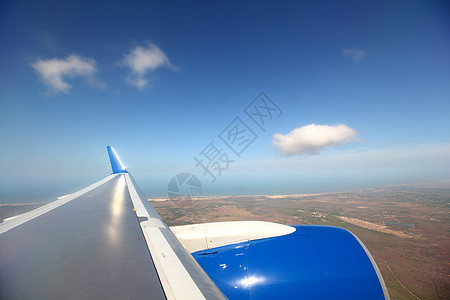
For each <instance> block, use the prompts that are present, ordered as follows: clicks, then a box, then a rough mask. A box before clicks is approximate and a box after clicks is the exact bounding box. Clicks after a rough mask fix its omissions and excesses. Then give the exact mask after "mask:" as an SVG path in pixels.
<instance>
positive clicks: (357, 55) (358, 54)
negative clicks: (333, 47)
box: [342, 48, 367, 62]
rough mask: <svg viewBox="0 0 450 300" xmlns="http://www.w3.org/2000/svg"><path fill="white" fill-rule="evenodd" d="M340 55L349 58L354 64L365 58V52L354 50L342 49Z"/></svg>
mask: <svg viewBox="0 0 450 300" xmlns="http://www.w3.org/2000/svg"><path fill="white" fill-rule="evenodd" d="M342 54H343V55H345V56H348V57H350V58H351V59H353V61H354V62H359V61H361V60H363V59H364V58H365V57H366V56H367V54H366V52H365V51H363V50H361V49H356V48H349V49H344V50H342Z"/></svg>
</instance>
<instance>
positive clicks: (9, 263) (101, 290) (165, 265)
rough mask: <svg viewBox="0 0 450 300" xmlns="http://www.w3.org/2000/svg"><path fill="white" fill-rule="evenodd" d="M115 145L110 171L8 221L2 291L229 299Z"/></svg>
mask: <svg viewBox="0 0 450 300" xmlns="http://www.w3.org/2000/svg"><path fill="white" fill-rule="evenodd" d="M108 153H109V156H110V160H111V166H112V171H113V174H111V175H110V176H108V177H106V178H105V179H103V180H101V181H99V182H97V183H95V184H93V185H91V186H89V187H87V188H85V189H82V190H80V191H78V192H76V193H73V194H71V195H67V196H64V197H60V198H59V199H58V200H56V201H54V202H51V203H49V204H47V205H44V206H42V207H40V208H38V209H36V210H33V211H31V212H28V213H25V214H23V215H20V216H18V217H15V218H12V219H10V220H8V221H5V222H4V223H1V224H0V298H1V299H166V298H167V299H226V298H225V296H224V295H223V294H222V292H221V291H220V290H219V289H218V288H217V286H216V285H215V284H214V283H213V282H212V280H211V279H210V278H209V277H208V275H206V273H205V272H204V271H203V269H202V268H201V267H200V266H199V265H198V263H197V262H196V261H195V259H194V258H193V257H192V256H191V255H190V254H189V253H188V252H187V251H186V250H185V249H184V248H183V246H182V245H181V243H180V242H179V241H178V239H177V238H176V237H175V235H174V234H173V232H172V231H171V230H170V229H169V227H167V225H166V224H165V223H164V222H163V220H161V218H160V216H159V215H158V214H157V212H156V211H155V210H154V209H153V207H152V206H151V205H150V203H149V202H148V201H146V200H145V198H144V197H143V196H142V194H141V193H140V191H139V189H138V187H137V186H136V183H135V182H134V180H133V178H132V176H131V175H130V174H129V173H128V172H127V171H126V170H125V168H124V166H123V164H122V163H121V162H120V159H119V157H118V156H117V155H116V154H115V152H114V149H113V148H111V147H108Z"/></svg>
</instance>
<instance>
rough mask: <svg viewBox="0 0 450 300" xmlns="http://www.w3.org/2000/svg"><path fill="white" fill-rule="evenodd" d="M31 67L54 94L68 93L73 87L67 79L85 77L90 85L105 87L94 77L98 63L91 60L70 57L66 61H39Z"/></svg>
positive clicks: (55, 59)
mask: <svg viewBox="0 0 450 300" xmlns="http://www.w3.org/2000/svg"><path fill="white" fill-rule="evenodd" d="M31 66H32V67H33V68H34V69H35V70H36V71H37V73H38V75H39V77H40V78H41V79H42V81H43V82H44V83H45V84H46V85H47V86H48V87H49V88H50V89H51V90H52V91H53V92H63V93H68V92H69V90H70V88H71V85H70V84H68V83H67V82H66V78H67V77H76V76H79V77H85V78H86V79H87V80H88V81H89V83H91V84H93V85H97V86H99V87H104V83H102V82H100V81H98V80H96V79H94V77H93V74H94V73H95V72H96V71H97V69H96V62H95V60H93V59H90V58H83V57H80V56H78V55H70V56H68V57H67V58H66V59H58V58H51V59H38V60H37V61H35V62H34V63H32V64H31Z"/></svg>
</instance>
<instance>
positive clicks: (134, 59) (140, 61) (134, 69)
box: [123, 44, 172, 89]
mask: <svg viewBox="0 0 450 300" xmlns="http://www.w3.org/2000/svg"><path fill="white" fill-rule="evenodd" d="M123 65H124V66H126V67H128V68H129V69H130V70H131V74H130V75H129V76H128V77H127V81H128V82H129V83H130V84H132V85H134V86H136V87H137V88H139V89H143V88H144V87H145V86H146V85H147V84H148V79H146V78H145V75H146V74H147V73H148V72H149V71H154V70H156V69H158V68H160V67H164V66H166V67H172V66H171V64H170V61H169V58H168V57H167V56H166V54H164V52H163V51H162V50H161V49H159V48H158V46H156V45H155V44H148V45H147V47H141V46H137V47H135V48H134V49H132V50H131V52H130V53H128V54H125V55H124V59H123Z"/></svg>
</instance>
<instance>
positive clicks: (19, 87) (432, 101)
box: [0, 0, 450, 202]
mask: <svg viewBox="0 0 450 300" xmlns="http://www.w3.org/2000/svg"><path fill="white" fill-rule="evenodd" d="M279 2H280V1H247V2H245V3H241V2H240V1H236V2H235V1H227V2H223V3H222V2H221V3H219V2H217V3H216V2H211V1H204V2H203V1H194V2H179V3H178V2H169V1H127V2H122V1H64V2H61V1H39V2H36V1H20V0H19V1H2V2H1V4H0V36H1V40H2V41H3V42H2V46H1V47H0V66H1V67H0V82H1V86H0V122H1V123H0V138H1V141H2V147H0V157H1V158H0V164H1V166H2V170H3V172H2V175H1V178H0V180H1V182H2V183H1V184H0V202H11V201H23V202H28V201H31V202H32V201H42V199H44V198H46V197H53V196H56V195H58V194H59V193H64V192H70V191H73V190H76V189H77V188H80V187H83V185H86V184H89V183H91V182H92V181H95V180H97V179H101V178H102V177H103V176H105V175H106V174H108V172H109V171H108V170H107V168H106V163H105V159H106V150H105V146H106V145H113V146H114V147H115V148H116V150H117V152H118V153H119V155H120V156H121V158H122V160H123V161H124V162H125V164H126V165H127V167H128V168H129V170H130V171H131V172H132V173H133V174H134V176H135V178H136V179H137V180H138V183H139V184H140V186H141V188H142V189H143V190H144V192H145V193H146V194H147V195H148V196H164V194H165V193H166V189H167V183H168V182H169V180H170V179H171V178H172V176H174V175H175V174H177V173H180V172H191V173H193V174H195V175H196V176H198V178H199V179H200V180H201V181H202V183H203V185H204V193H205V194H240V193H245V194H265V193H270V194H285V193H286V194H287V193H304V192H321V191H333V190H336V191H337V190H346V189H352V188H360V187H371V186H377V185H383V184H398V183H408V182H419V181H430V180H439V179H444V178H449V177H450V133H449V128H450V121H449V120H450V118H449V117H448V115H449V112H450V104H449V103H450V101H449V99H450V84H449V83H450V38H449V37H450V7H449V5H448V3H446V1H289V2H288V1H285V2H282V3H279ZM261 91H264V92H265V93H266V94H267V95H268V96H269V97H270V99H272V100H273V102H274V103H276V104H277V105H278V106H279V107H280V108H281V109H282V111H283V114H282V115H281V116H279V117H274V118H273V119H272V120H270V122H268V124H267V128H266V131H262V130H261V129H260V128H258V127H257V126H256V125H255V123H253V122H252V121H251V120H250V119H249V118H248V116H247V115H246V114H245V112H244V108H245V107H246V106H247V105H248V104H249V103H250V102H251V101H253V100H254V99H255V97H257V95H259V93H260V92H261ZM235 117H240V118H241V120H242V121H244V122H245V123H246V124H247V125H248V126H249V127H251V128H252V129H253V130H254V133H255V134H256V135H257V137H258V138H257V139H256V140H255V141H254V142H253V143H252V144H251V145H249V146H248V148H246V149H245V151H244V152H243V153H242V155H241V156H240V157H237V156H235V155H234V156H233V152H231V151H230V149H229V148H227V146H226V145H224V144H223V143H221V140H220V138H219V137H218V135H219V134H220V133H221V132H222V130H224V129H225V128H226V127H227V125H229V124H230V122H232V121H233V120H234V119H235ZM312 124H314V125H316V127H311V126H310V127H305V126H308V125H312ZM338 124H342V125H345V126H346V127H345V128H347V129H345V128H344V127H340V128H341V129H343V130H344V131H345V132H343V131H341V130H338V129H336V128H337V127H336V126H335V125H338ZM320 126H322V127H320ZM302 128H303V129H302ZM296 129H298V130H297V131H295V130H296ZM300 129H302V130H300ZM308 130H310V131H308ZM311 130H316V131H314V132H312V131H311ZM317 130H319V131H317ZM290 133H291V134H290ZM276 134H280V136H281V137H282V139H283V144H282V145H283V146H282V148H280V147H277V146H276V145H274V135H276ZM318 137H321V138H322V140H320V141H318V140H317V139H318ZM211 141H213V142H215V143H216V144H217V145H218V147H220V148H221V149H222V151H223V152H227V153H228V154H229V157H230V159H231V160H234V162H233V163H231V164H230V165H229V169H227V170H224V171H223V173H222V174H221V176H220V177H218V178H217V180H216V182H214V183H213V182H211V181H212V180H211V178H210V177H208V175H203V171H202V169H201V168H200V167H196V162H195V161H194V159H193V158H194V156H199V153H200V152H201V151H202V150H203V149H204V148H205V147H206V146H207V145H208V144H209V143H210V142H211ZM283 147H284V148H283ZM311 147H312V148H311ZM288 148H289V150H288ZM305 149H306V150H305ZM307 149H313V150H312V151H308V150H307ZM24 198H26V199H24ZM17 199H19V200H17Z"/></svg>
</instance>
